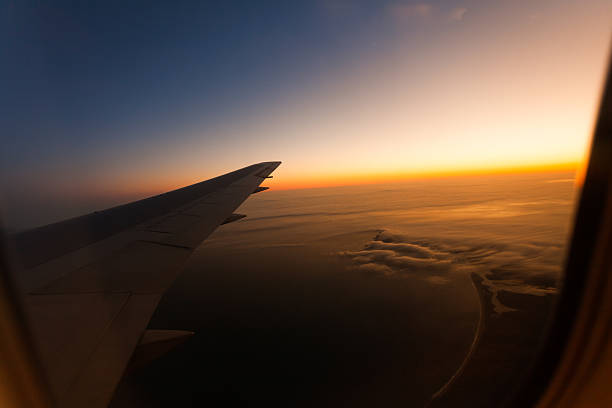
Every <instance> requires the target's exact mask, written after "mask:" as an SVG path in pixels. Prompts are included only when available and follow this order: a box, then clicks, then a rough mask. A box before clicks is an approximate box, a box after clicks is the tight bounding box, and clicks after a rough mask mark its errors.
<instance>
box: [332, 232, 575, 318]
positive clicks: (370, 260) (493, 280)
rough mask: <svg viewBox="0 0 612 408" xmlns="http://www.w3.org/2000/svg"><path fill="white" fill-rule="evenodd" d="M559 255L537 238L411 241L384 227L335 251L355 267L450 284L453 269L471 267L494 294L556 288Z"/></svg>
mask: <svg viewBox="0 0 612 408" xmlns="http://www.w3.org/2000/svg"><path fill="white" fill-rule="evenodd" d="M563 254H564V250H563V248H561V247H559V246H557V245H552V244H547V243H542V242H522V243H516V244H512V243H511V244H509V243H501V242H489V243H483V242H470V240H462V241H460V242H450V241H449V242H443V241H442V240H414V239H410V238H408V237H405V236H402V235H400V234H393V233H391V232H389V231H381V232H379V233H378V234H377V235H376V236H375V237H374V238H373V239H372V240H371V241H369V242H367V243H366V244H365V245H364V247H363V248H362V249H360V250H358V251H343V252H340V253H339V255H340V256H343V257H346V258H349V259H350V260H351V264H352V267H353V269H354V270H356V271H365V272H370V273H375V274H378V275H384V276H398V277H402V276H403V277H416V278H419V279H423V280H425V281H427V282H430V283H432V284H436V285H444V284H447V283H450V282H451V281H452V278H453V275H452V274H453V273H472V272H476V273H478V274H479V275H481V276H482V277H483V279H484V284H485V285H486V286H488V287H489V288H490V290H491V292H492V293H493V294H494V296H495V297H496V293H497V292H498V291H499V290H507V291H510V292H514V293H526V294H532V295H542V294H545V293H553V292H556V285H557V282H558V280H559V277H560V275H561V261H562V259H563ZM500 310H504V309H503V308H501V306H500Z"/></svg>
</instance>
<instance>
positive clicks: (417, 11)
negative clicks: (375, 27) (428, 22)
mask: <svg viewBox="0 0 612 408" xmlns="http://www.w3.org/2000/svg"><path fill="white" fill-rule="evenodd" d="M387 11H388V13H389V15H390V16H391V17H392V18H393V19H395V20H396V21H399V22H407V21H411V20H413V19H415V18H423V17H428V16H430V15H431V14H432V12H433V8H432V6H431V4H427V3H413V4H406V3H393V4H389V5H388V6H387Z"/></svg>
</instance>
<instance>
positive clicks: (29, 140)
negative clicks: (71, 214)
mask: <svg viewBox="0 0 612 408" xmlns="http://www.w3.org/2000/svg"><path fill="white" fill-rule="evenodd" d="M45 3H46V2H41V1H35V2H14V1H9V2H5V3H4V4H3V5H2V6H1V7H2V13H1V17H0V19H1V20H0V22H1V24H0V26H1V27H2V28H1V30H2V35H1V39H0V43H1V44H2V47H1V48H2V50H3V51H2V53H3V54H4V57H3V58H2V60H3V63H2V64H1V65H0V74H1V75H0V81H1V82H2V85H1V87H2V89H3V92H2V93H1V94H0V104H1V106H2V116H1V119H0V120H1V122H2V133H1V135H0V138H2V140H1V143H2V151H1V153H0V172H1V173H2V179H3V180H2V183H3V184H4V189H5V192H6V193H5V196H6V197H8V201H9V207H10V204H11V203H12V204H15V203H19V202H22V201H23V200H24V199H27V198H32V197H35V198H36V199H37V200H42V201H45V200H49V201H50V202H51V201H53V200H54V197H55V199H57V198H58V197H62V198H64V199H65V198H66V197H68V198H70V199H73V200H77V199H81V198H84V197H87V198H88V199H92V200H93V199H99V198H100V197H104V198H105V199H106V200H107V201H108V202H121V201H125V199H126V198H130V199H131V198H137V197H139V196H143V195H148V194H153V193H158V192H162V191H165V190H168V189H171V188H176V187H180V186H182V185H186V184H190V183H193V182H196V181H200V180H203V179H206V178H209V177H213V176H215V175H218V174H220V173H224V172H227V171H231V170H234V169H236V168H239V167H242V166H245V165H248V164H251V163H254V162H259V161H267V160H282V161H283V165H282V166H281V168H279V169H278V171H277V172H276V173H275V175H276V179H275V181H274V185H275V188H292V187H303V186H322V185H333V184H347V183H359V182H361V181H372V180H376V179H391V178H399V177H408V176H415V175H423V174H430V173H453V172H462V171H474V170H482V169H488V170H495V169H500V168H517V167H537V166H540V167H542V166H543V167H546V166H557V167H572V166H574V165H575V163H576V162H578V161H579V160H580V159H581V157H582V156H583V154H584V151H585V147H586V145H587V143H588V138H589V136H590V131H591V127H592V123H593V119H594V115H595V109H596V106H597V103H598V96H599V92H600V87H601V84H602V77H603V72H604V70H605V65H606V60H607V54H608V48H609V45H610V38H611V35H612V26H611V24H610V21H612V3H610V2H609V0H594V1H589V2H584V1H578V0H572V1H556V2H555V1H530V2H516V1H476V0H467V1H429V2H412V1H390V2H384V1H342V0H322V1H306V2H301V3H300V2H294V1H291V2H289V1H278V2H268V1H263V2H249V1H245V2H231V1H223V2H210V4H205V3H203V2H155V1H146V2H141V3H137V2H127V3H129V5H128V4H126V2H61V1H54V2H49V4H45ZM519 3H520V4H519ZM105 202H106V201H105Z"/></svg>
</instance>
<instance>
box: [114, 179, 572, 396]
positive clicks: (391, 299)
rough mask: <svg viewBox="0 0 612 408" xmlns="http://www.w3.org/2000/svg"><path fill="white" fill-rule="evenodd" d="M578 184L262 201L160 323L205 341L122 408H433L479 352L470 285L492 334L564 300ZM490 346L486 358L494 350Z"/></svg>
mask: <svg viewBox="0 0 612 408" xmlns="http://www.w3.org/2000/svg"><path fill="white" fill-rule="evenodd" d="M572 181H573V175H571V174H537V175H511V176H510V175H503V176H500V175H498V176H472V177H463V178H449V179H434V180H423V181H411V182H405V183H393V184H385V185H382V184H380V185H367V186H352V187H338V188H325V189H308V190H294V191H274V190H271V191H269V192H265V193H261V194H257V195H255V196H253V197H251V198H250V199H249V200H248V201H247V202H245V203H244V204H243V206H242V207H241V208H240V209H239V212H241V213H245V214H248V218H246V219H244V220H242V221H239V222H235V223H232V224H228V225H225V226H223V227H220V228H219V229H218V230H217V231H216V232H215V233H214V234H213V235H212V236H211V237H210V238H209V239H208V240H207V241H206V242H205V243H204V244H203V245H202V246H201V247H200V248H199V249H198V251H197V252H196V253H195V254H194V256H193V257H192V259H191V260H190V262H189V263H188V265H187V267H186V269H185V271H184V272H183V274H182V275H181V277H180V278H179V279H178V281H177V282H176V284H175V285H174V286H173V288H172V289H171V290H170V291H169V292H168V293H167V294H166V296H165V298H164V300H163V301H162V304H161V305H160V308H159V309H158V311H157V313H156V315H155V316H154V318H153V320H152V321H151V324H150V327H151V328H164V329H186V330H193V331H195V332H196V335H195V336H194V337H193V338H192V339H191V340H190V341H189V342H187V343H186V344H184V345H183V346H181V347H179V348H177V349H176V350H174V351H173V352H171V353H169V354H167V355H166V356H164V357H163V358H161V359H159V360H157V361H155V362H154V363H152V364H151V365H150V366H149V367H147V368H145V369H143V370H140V371H138V372H135V373H133V374H132V375H130V376H128V377H127V378H126V379H125V381H124V382H123V384H122V385H121V386H120V388H119V391H118V393H117V396H116V398H115V401H114V403H113V406H129V405H130V404H136V405H138V404H141V405H147V406H174V405H179V406H189V405H194V406H200V405H203V404H211V405H213V406H260V405H266V406H337V405H343V406H364V407H365V406H368V407H369V406H377V405H378V406H423V405H425V404H426V403H427V402H428V401H429V400H430V398H431V396H432V395H433V394H434V393H436V392H437V391H439V390H440V389H441V388H442V387H444V385H445V384H446V383H447V382H448V381H449V379H450V378H451V377H453V375H454V374H455V373H456V371H457V369H458V368H459V367H460V366H462V364H463V363H464V362H465V360H466V356H468V355H469V354H470V353H471V351H470V350H471V347H472V346H473V345H474V338H475V336H476V334H477V329H478V327H479V321H480V319H481V317H482V312H481V304H480V302H479V297H478V293H477V291H476V290H475V284H474V282H473V279H474V278H473V276H474V274H475V275H477V276H478V277H480V278H481V279H480V280H479V281H480V282H482V287H484V288H485V289H484V290H486V291H488V293H490V295H491V296H490V305H487V308H488V309H487V310H490V313H491V314H492V316H494V317H496V316H509V317H510V318H499V319H498V320H497V322H498V325H500V324H501V325H504V324H506V323H504V322H506V321H508V322H512V323H507V325H510V324H512V325H517V324H518V325H522V324H524V325H525V327H532V326H533V323H534V322H533V321H530V322H527V321H526V320H525V319H529V317H526V318H522V317H521V316H523V315H522V314H521V310H519V309H525V310H522V312H526V313H525V314H526V315H527V316H529V315H531V316H536V315H537V319H539V320H545V319H547V318H548V317H549V316H548V315H546V314H542V313H539V314H533V313H529V310H527V309H528V308H529V307H532V306H530V305H531V304H532V303H533V302H529V301H526V299H534V300H536V301H537V300H538V299H549V298H550V299H552V298H554V296H555V293H556V291H557V287H558V285H559V282H560V278H561V265H562V262H563V257H564V251H565V247H566V241H567V237H568V231H569V227H570V225H571V215H572V211H573V203H574V185H573V182H572ZM271 185H272V188H273V186H274V184H273V182H272V183H271ZM512 296H515V297H512ZM521 296H522V297H521ZM505 299H513V300H512V302H510V301H505ZM516 299H521V301H520V302H518V301H516ZM536 303H537V302H536ZM536 303H533V304H536ZM548 303H550V302H548ZM548 303H547V304H548ZM517 316H518V317H517ZM504 319H506V320H504ZM521 319H523V320H521ZM530 319H532V320H533V319H536V317H531V318H530ZM535 323H537V324H539V326H540V327H543V326H544V323H545V321H541V322H535ZM536 326H537V325H536ZM496 330H497V332H503V330H501V331H500V330H499V328H496ZM534 330H535V329H534ZM497 332H496V333H497ZM532 332H533V330H532ZM531 335H532V337H533V338H535V337H537V336H540V335H541V333H539V332H538V333H531ZM496 336H497V337H503V333H502V334H499V335H497V334H496ZM485 339H487V340H486V341H487V344H485V345H480V347H482V348H485V347H489V348H492V349H493V350H495V348H496V347H499V345H498V344H495V341H497V340H495V339H493V340H491V336H490V335H489V336H488V338H487V336H485ZM530 341H532V340H530ZM525 347H526V346H525ZM472 351H473V350H472ZM510 352H512V351H510ZM514 352H515V353H517V356H518V355H519V354H521V353H522V352H523V350H515V351H514ZM521 358H523V359H528V358H532V357H531V355H529V354H524V356H523V355H521ZM475 361H478V364H483V362H482V361H483V360H482V358H476V359H475ZM528 363H529V361H525V362H524V364H523V363H521V364H522V365H521V366H522V367H526V366H527V365H528ZM484 364H487V365H490V366H491V370H495V369H500V368H499V367H497V366H496V362H495V361H489V360H487V361H486V362H485V363H484ZM497 365H499V364H497ZM466 372H469V370H468V371H466ZM517 375H518V374H517ZM506 381H508V382H511V381H516V379H507V380H506ZM511 385H513V384H507V386H508V387H510V386H511ZM466 387H468V386H466ZM449 388H451V387H449ZM496 398H497V396H496Z"/></svg>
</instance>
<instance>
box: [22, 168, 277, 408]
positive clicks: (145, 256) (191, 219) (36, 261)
mask: <svg viewBox="0 0 612 408" xmlns="http://www.w3.org/2000/svg"><path fill="white" fill-rule="evenodd" d="M279 164H280V162H264V163H259V164H255V165H252V166H248V167H245V168H243V169H240V170H236V171H234V172H231V173H228V174H225V175H223V176H219V177H216V178H213V179H210V180H207V181H203V182H201V183H198V184H194V185H191V186H188V187H184V188H181V189H178V190H174V191H171V192H168V193H165V194H161V195H158V196H155V197H151V198H147V199H144V200H141V201H136V202H133V203H130V204H126V205H122V206H119V207H114V208H111V209H108V210H104V211H100V212H94V213H92V214H88V215H85V216H82V217H77V218H73V219H70V220H67V221H62V222H59V223H56V224H51V225H48V226H45V227H40V228H36V229H33V230H30V231H26V232H23V233H20V234H17V235H15V236H14V237H12V243H13V245H14V246H15V249H16V251H15V253H16V254H18V256H20V257H21V259H17V260H16V263H17V264H18V265H16V267H17V270H18V274H17V275H18V276H17V279H18V284H19V286H20V287H21V288H22V290H23V291H24V292H25V293H26V295H25V305H24V306H25V309H26V312H27V313H26V314H27V316H28V318H29V319H30V327H31V330H32V332H33V337H34V341H35V343H36V345H37V348H38V351H39V357H40V361H41V364H42V368H43V370H44V372H45V373H46V377H47V379H48V382H49V387H50V390H51V393H52V395H53V397H54V398H55V400H56V402H57V403H58V406H60V407H75V408H76V407H78V408H80V407H106V406H107V405H108V403H109V402H110V400H111V398H112V395H113V392H114V390H115V387H116V386H117V384H118V382H119V380H120V379H121V377H122V375H123V373H124V371H125V369H126V367H127V366H128V363H130V359H131V358H132V356H133V354H134V357H136V354H137V353H135V350H136V351H138V348H139V347H147V346H150V345H151V343H156V342H158V343H163V342H167V341H169V340H170V341H171V340H172V339H173V338H176V337H180V336H181V335H182V333H174V334H173V333H171V332H169V331H147V330H146V328H147V324H148V323H149V320H150V318H151V316H152V314H153V312H154V311H155V309H156V307H157V304H158V302H159V300H160V299H161V297H162V295H163V293H164V292H165V291H166V290H167V289H168V288H169V286H170V285H171V284H172V282H173V281H174V279H175V278H176V277H177V274H178V273H179V272H180V271H181V269H182V266H183V264H184V263H185V261H186V260H187V258H189V256H190V255H191V254H192V253H193V251H194V250H195V249H196V248H197V247H198V246H199V245H200V244H201V243H202V241H204V240H205V239H206V238H207V237H208V236H209V235H210V234H211V233H212V232H213V231H214V230H215V229H216V228H217V227H218V226H219V225H222V224H224V223H227V222H231V221H234V220H237V219H240V218H242V216H241V215H239V214H233V212H234V210H236V209H237V208H238V206H240V204H241V203H242V202H244V201H245V200H246V199H247V198H248V197H249V195H250V194H253V193H256V192H259V191H263V190H264V189H265V188H263V187H259V185H260V184H261V183H262V181H264V180H265V179H266V178H269V177H270V176H269V175H270V173H272V172H273V171H274V170H275V169H276V168H277V167H278V166H279Z"/></svg>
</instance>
